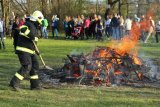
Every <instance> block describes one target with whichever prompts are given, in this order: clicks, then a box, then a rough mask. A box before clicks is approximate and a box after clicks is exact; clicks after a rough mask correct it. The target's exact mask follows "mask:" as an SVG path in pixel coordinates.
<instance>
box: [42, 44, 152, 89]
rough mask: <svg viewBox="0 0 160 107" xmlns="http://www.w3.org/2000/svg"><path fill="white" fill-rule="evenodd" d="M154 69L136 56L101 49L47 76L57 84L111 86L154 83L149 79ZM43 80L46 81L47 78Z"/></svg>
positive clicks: (70, 59)
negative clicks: (142, 82) (150, 72)
mask: <svg viewBox="0 0 160 107" xmlns="http://www.w3.org/2000/svg"><path fill="white" fill-rule="evenodd" d="M150 69H151V68H150V67H149V66H147V65H146V63H145V61H143V60H142V59H140V58H139V57H138V56H136V55H134V54H129V53H124V54H122V55H121V54H119V53H118V52H117V51H116V50H115V49H113V48H110V47H97V48H96V49H95V50H94V51H93V52H92V53H89V54H87V55H84V54H80V55H67V59H65V64H64V66H63V67H62V68H60V69H57V70H55V71H52V72H50V71H49V72H48V74H47V75H50V77H49V78H50V79H51V78H52V82H54V83H62V82H67V83H76V84H77V83H78V84H79V85H95V86H97V85H98V86H99V85H106V86H110V85H123V84H128V83H134V82H137V81H148V82H149V81H150V82H151V81H153V80H152V79H151V78H150V77H149V76H148V72H149V71H150ZM45 72H46V71H45ZM46 73H47V72H46ZM41 76H42V75H41ZM41 78H43V79H44V77H43V76H42V77H41ZM49 78H48V80H49Z"/></svg>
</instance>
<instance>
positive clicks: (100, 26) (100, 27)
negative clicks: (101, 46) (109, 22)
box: [95, 15, 103, 41]
mask: <svg viewBox="0 0 160 107" xmlns="http://www.w3.org/2000/svg"><path fill="white" fill-rule="evenodd" d="M95 30H96V38H97V40H98V41H100V40H103V38H102V36H103V35H102V33H103V21H102V18H101V16H100V15H98V21H97V24H96V28H95Z"/></svg>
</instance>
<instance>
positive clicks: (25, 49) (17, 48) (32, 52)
mask: <svg viewBox="0 0 160 107" xmlns="http://www.w3.org/2000/svg"><path fill="white" fill-rule="evenodd" d="M16 50H17V51H22V52H27V53H30V54H35V51H33V50H31V49H28V48H24V47H20V46H17V47H16Z"/></svg>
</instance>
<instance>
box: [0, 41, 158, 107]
mask: <svg viewBox="0 0 160 107" xmlns="http://www.w3.org/2000/svg"><path fill="white" fill-rule="evenodd" d="M102 45H103V46H107V45H108V41H104V42H97V41H95V40H87V41H86V40H83V41H80V40H77V41H74V40H52V39H49V40H39V44H38V47H39V48H40V50H41V53H42V56H43V57H44V60H45V61H46V64H47V65H49V66H51V67H57V66H62V65H63V63H64V62H63V58H65V57H66V55H67V54H69V53H71V52H75V51H76V52H78V53H80V52H84V53H87V52H90V51H92V50H93V49H94V47H95V46H102ZM6 46H7V49H6V50H5V51H3V50H0V76H1V78H0V107H159V106H160V89H155V88H133V87H78V86H61V87H57V88H53V89H44V90H41V91H31V90H29V81H23V82H22V84H21V85H22V88H23V89H22V90H21V91H20V92H14V91H12V90H10V88H9V87H8V84H9V81H10V79H11V77H12V76H13V75H14V73H15V72H16V71H17V70H18V69H19V66H20V65H19V61H18V58H17V56H16V55H15V54H14V52H13V46H12V41H11V39H7V40H6ZM138 48H139V50H140V52H139V53H140V55H141V56H143V57H144V58H159V56H160V44H139V46H138ZM40 65H41V63H40Z"/></svg>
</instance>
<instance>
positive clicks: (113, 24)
mask: <svg viewBox="0 0 160 107" xmlns="http://www.w3.org/2000/svg"><path fill="white" fill-rule="evenodd" d="M119 26H120V22H119V20H118V17H117V14H114V16H113V18H112V20H111V27H112V37H113V39H114V40H118V39H120V37H119Z"/></svg>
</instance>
